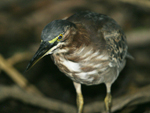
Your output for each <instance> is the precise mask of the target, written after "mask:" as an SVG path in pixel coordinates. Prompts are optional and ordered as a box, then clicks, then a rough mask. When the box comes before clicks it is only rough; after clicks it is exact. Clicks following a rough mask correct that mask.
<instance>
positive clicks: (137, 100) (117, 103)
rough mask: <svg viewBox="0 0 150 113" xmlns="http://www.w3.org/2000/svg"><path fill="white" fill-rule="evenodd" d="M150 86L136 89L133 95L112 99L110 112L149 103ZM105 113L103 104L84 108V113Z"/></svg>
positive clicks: (94, 104)
mask: <svg viewBox="0 0 150 113" xmlns="http://www.w3.org/2000/svg"><path fill="white" fill-rule="evenodd" d="M149 89H150V85H149V86H145V87H143V88H140V89H138V90H137V91H136V92H134V93H133V94H127V95H125V96H122V97H118V98H116V99H113V104H112V112H115V111H117V110H120V109H122V108H123V107H125V106H132V105H137V104H142V103H146V102H150V90H149ZM100 111H101V112H102V113H103V112H105V109H104V102H93V103H90V104H87V105H86V106H85V109H84V112H85V113H87V112H88V113H93V112H100Z"/></svg>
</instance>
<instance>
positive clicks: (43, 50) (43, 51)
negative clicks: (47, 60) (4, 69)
mask: <svg viewBox="0 0 150 113" xmlns="http://www.w3.org/2000/svg"><path fill="white" fill-rule="evenodd" d="M52 47H53V44H50V43H48V42H41V44H40V47H39V49H38V50H37V52H36V53H35V54H34V56H33V57H32V59H31V61H30V62H29V64H28V65H27V67H26V69H25V72H26V71H28V70H29V69H31V68H32V67H33V66H34V65H35V64H36V63H37V62H38V61H39V60H40V59H41V58H43V57H44V56H45V55H47V52H48V51H49V50H50V48H52Z"/></svg>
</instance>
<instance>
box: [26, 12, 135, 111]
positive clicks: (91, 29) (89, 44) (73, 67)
mask: <svg viewBox="0 0 150 113" xmlns="http://www.w3.org/2000/svg"><path fill="white" fill-rule="evenodd" d="M46 55H50V56H51V58H52V59H53V61H54V63H55V64H56V66H57V67H58V68H59V70H60V71H61V72H62V73H64V74H65V75H66V76H67V77H69V78H70V79H71V80H72V81H73V84H74V87H75V90H76V94H77V97H76V101H77V108H78V110H77V112H78V113H82V111H83V104H84V98H83V95H82V90H81V85H82V84H85V85H87V86H88V85H98V84H101V83H104V84H105V85H106V89H107V90H106V93H107V94H106V97H105V99H104V103H105V108H106V112H107V113H110V112H111V106H112V96H111V86H112V84H113V83H114V81H115V80H116V79H117V77H118V76H119V74H120V72H121V70H122V69H123V68H124V67H125V65H126V58H132V56H131V55H130V54H129V52H128V45H127V40H126V35H125V33H124V31H123V30H122V28H121V27H120V26H119V25H118V24H117V22H116V21H115V20H114V19H112V18H111V17H109V16H107V15H105V14H100V13H96V12H92V11H80V12H76V13H75V14H73V15H71V16H69V17H67V18H66V19H60V20H53V21H51V22H50V23H48V24H47V25H46V26H45V27H44V29H43V31H42V33H41V43H40V47H39V49H38V50H37V52H36V53H35V54H34V56H33V58H32V59H31V60H30V62H29V64H28V65H27V67H26V69H25V71H28V70H29V69H31V68H32V67H33V66H34V65H35V64H36V63H37V62H38V61H39V60H40V59H42V58H43V57H44V56H46Z"/></svg>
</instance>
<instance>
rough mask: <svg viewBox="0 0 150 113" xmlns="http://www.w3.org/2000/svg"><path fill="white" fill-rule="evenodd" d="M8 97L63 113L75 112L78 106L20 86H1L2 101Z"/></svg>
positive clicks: (0, 99) (0, 96)
mask: <svg viewBox="0 0 150 113" xmlns="http://www.w3.org/2000/svg"><path fill="white" fill-rule="evenodd" d="M7 98H14V99H17V100H20V101H22V102H25V103H28V104H31V105H34V106H38V107H41V108H45V109H48V110H54V111H58V112H63V113H75V112H76V108H75V107H74V106H72V105H68V104H66V103H64V102H60V101H57V100H55V99H51V98H47V97H43V96H37V95H33V94H29V93H27V92H24V91H23V90H22V89H20V88H19V87H17V86H16V85H15V86H11V87H9V86H0V101H2V100H5V99H7Z"/></svg>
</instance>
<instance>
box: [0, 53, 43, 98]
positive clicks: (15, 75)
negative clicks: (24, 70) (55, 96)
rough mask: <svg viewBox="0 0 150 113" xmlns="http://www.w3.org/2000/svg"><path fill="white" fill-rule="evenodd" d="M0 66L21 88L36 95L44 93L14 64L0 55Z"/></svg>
mask: <svg viewBox="0 0 150 113" xmlns="http://www.w3.org/2000/svg"><path fill="white" fill-rule="evenodd" d="M0 68H1V70H3V71H5V72H6V73H7V75H8V76H10V77H11V78H12V79H13V80H14V82H15V83H16V84H18V85H19V86H20V87H21V88H23V89H25V90H26V91H27V92H32V93H35V94H36V95H42V93H41V92H40V91H39V90H38V89H37V88H36V87H35V86H33V85H32V84H30V83H29V82H28V81H27V79H26V78H24V77H23V75H22V74H20V73H19V72H18V71H17V70H16V69H15V68H14V67H13V66H12V65H10V64H9V63H8V62H7V61H6V60H5V59H4V58H3V57H2V55H0Z"/></svg>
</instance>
